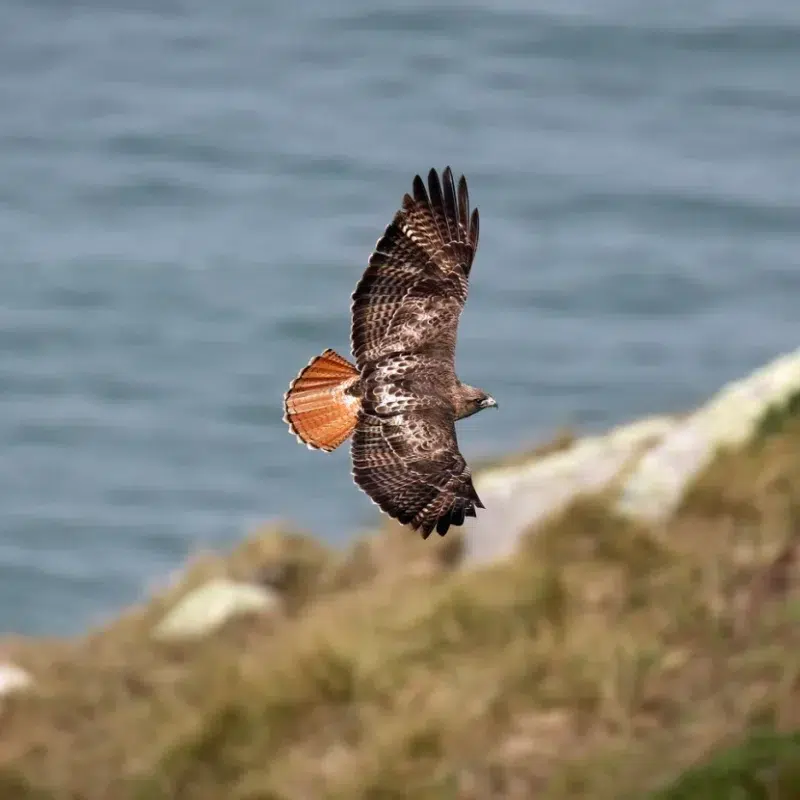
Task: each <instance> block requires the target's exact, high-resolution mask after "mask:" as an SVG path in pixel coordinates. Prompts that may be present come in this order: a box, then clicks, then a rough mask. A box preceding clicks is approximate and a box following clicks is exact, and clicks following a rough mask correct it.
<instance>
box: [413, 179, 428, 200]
mask: <svg viewBox="0 0 800 800" xmlns="http://www.w3.org/2000/svg"><path fill="white" fill-rule="evenodd" d="M413 189H414V199H415V200H416V201H417V202H418V203H425V204H426V205H427V204H428V193H427V191H426V190H425V184H424V183H423V182H422V178H420V176H419V175H415V176H414V182H413Z"/></svg>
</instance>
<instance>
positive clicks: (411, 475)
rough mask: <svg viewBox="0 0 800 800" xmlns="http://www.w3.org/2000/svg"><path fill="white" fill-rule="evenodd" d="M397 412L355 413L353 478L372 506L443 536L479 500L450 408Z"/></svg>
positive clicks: (426, 532)
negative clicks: (458, 440) (371, 501)
mask: <svg viewBox="0 0 800 800" xmlns="http://www.w3.org/2000/svg"><path fill="white" fill-rule="evenodd" d="M405 408H406V410H404V411H400V412H398V413H396V414H390V415H385V414H379V413H373V411H374V409H372V408H371V407H370V405H369V404H368V403H367V404H365V407H364V408H363V409H362V411H361V413H360V414H359V420H358V424H357V425H356V429H355V433H354V435H353V443H352V458H353V478H354V480H355V482H356V484H357V485H358V486H359V487H360V488H361V489H363V490H364V491H365V492H366V493H367V494H368V495H369V497H371V498H372V500H373V501H374V502H375V503H377V505H378V506H379V507H380V508H381V510H382V511H384V512H385V513H386V514H388V515H389V516H391V517H394V518H395V519H396V520H398V521H399V522H400V523H402V524H403V525H409V526H411V528H413V529H414V530H418V531H420V533H421V534H422V537H423V538H424V539H427V537H428V536H429V535H430V533H431V531H432V530H433V529H434V528H435V529H436V531H437V532H438V533H439V534H440V535H441V536H444V535H445V533H447V530H448V529H449V527H450V526H451V525H462V524H463V523H464V519H465V518H466V517H474V516H475V513H476V512H475V508H476V506H477V507H478V508H483V507H484V506H483V504H482V503H481V501H480V498H479V497H478V493H477V492H476V491H475V487H474V486H473V484H472V473H471V472H470V468H469V467H468V466H467V463H466V461H465V460H464V457H463V456H462V455H461V453H460V452H459V450H458V442H457V441H456V430H455V423H454V419H453V415H452V413H449V412H448V411H447V410H446V409H444V408H442V407H438V406H435V405H433V406H426V407H425V406H424V407H419V408H410V407H409V404H408V403H406V404H405Z"/></svg>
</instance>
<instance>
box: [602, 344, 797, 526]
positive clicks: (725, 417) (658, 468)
mask: <svg viewBox="0 0 800 800" xmlns="http://www.w3.org/2000/svg"><path fill="white" fill-rule="evenodd" d="M798 390H800V349H798V350H795V351H794V352H792V353H789V354H788V355H785V356H782V357H781V358H778V359H776V360H775V361H773V362H772V363H770V364H767V365H766V366H765V367H762V368H761V369H759V370H758V371H756V372H754V373H753V374H751V375H750V376H748V377H747V378H744V379H743V380H740V381H736V382H735V383H731V384H729V385H728V386H726V387H725V388H724V389H722V390H721V391H720V392H718V393H717V394H716V395H715V396H714V397H713V398H712V399H711V400H710V401H709V402H708V403H707V404H706V405H705V406H703V407H702V408H701V409H699V410H698V411H696V412H695V413H694V414H692V415H691V416H690V417H689V418H688V419H686V420H685V421H684V422H682V423H681V424H680V425H677V426H676V427H675V429H674V430H673V431H672V432H670V433H669V434H668V435H667V436H665V437H664V438H663V439H662V441H661V442H660V443H659V444H657V445H656V446H655V447H653V448H652V449H651V450H650V451H649V452H648V453H647V454H646V455H644V456H643V457H642V458H641V459H640V460H639V462H638V464H637V465H636V468H635V469H634V470H633V472H632V473H631V475H630V476H629V477H628V479H627V480H626V481H625V483H624V485H623V486H622V489H621V492H620V496H619V500H618V503H617V510H618V511H620V512H621V513H623V514H626V515H628V516H630V517H632V518H634V519H638V520H642V521H648V522H659V521H663V520H666V519H668V518H669V516H670V515H671V514H672V513H673V512H674V511H675V509H676V508H677V506H678V505H679V504H680V502H681V499H682V498H683V496H684V493H685V492H686V489H687V488H688V486H689V484H690V483H691V482H692V480H693V479H694V478H695V477H696V476H697V475H698V474H699V473H700V472H701V471H702V470H703V469H704V468H705V467H706V466H707V465H708V464H709V462H710V461H711V460H712V459H713V457H714V455H715V454H716V453H717V451H718V450H719V449H720V448H721V447H726V446H727V447H736V446H740V445H742V444H744V443H745V442H747V441H748V440H749V439H750V438H751V437H752V436H753V434H754V433H755V432H756V430H757V428H758V425H759V424H760V423H761V421H762V420H763V418H764V415H765V414H766V413H767V412H768V411H769V410H770V409H771V408H774V407H778V406H781V405H784V404H785V403H787V402H788V401H789V399H790V398H791V396H792V395H793V394H795V393H796V392H797V391H798Z"/></svg>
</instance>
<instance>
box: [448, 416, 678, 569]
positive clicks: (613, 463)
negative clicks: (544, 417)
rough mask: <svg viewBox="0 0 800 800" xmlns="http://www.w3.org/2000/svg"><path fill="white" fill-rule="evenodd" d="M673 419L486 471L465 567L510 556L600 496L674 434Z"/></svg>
mask: <svg viewBox="0 0 800 800" xmlns="http://www.w3.org/2000/svg"><path fill="white" fill-rule="evenodd" d="M674 425H675V421H674V420H673V419H672V418H671V417H651V418H649V419H643V420H640V421H639V422H634V423H633V424H632V425H625V426H622V427H619V428H615V429H613V430H612V431H610V432H609V433H607V434H605V435H602V436H588V437H586V438H585V439H581V440H579V441H578V442H576V443H575V444H573V445H572V446H571V447H569V448H568V449H566V450H562V451H559V452H557V453H553V454H552V455H549V456H544V457H542V458H539V459H536V460H533V461H531V462H530V463H528V464H521V465H514V466H508V467H494V468H491V469H488V470H486V471H484V472H480V473H478V474H477V475H476V477H475V485H476V489H477V490H478V494H479V495H480V496H481V500H482V501H483V503H484V505H485V506H486V508H485V509H483V510H481V511H480V513H479V514H478V516H477V517H476V518H475V519H474V520H471V521H470V526H469V529H468V535H467V537H466V541H467V545H466V547H467V549H466V553H465V556H464V558H465V560H464V564H465V566H466V565H469V564H481V563H487V562H490V561H494V560H496V559H499V558H504V557H507V556H510V555H511V554H512V553H513V552H514V549H515V548H516V545H517V541H518V540H519V537H520V535H521V534H523V533H524V532H525V531H527V530H529V529H530V528H531V526H532V525H535V524H536V523H537V522H541V521H543V520H545V519H546V518H547V517H549V516H551V515H552V514H554V513H555V512H557V511H559V510H560V509H562V508H564V507H565V506H566V505H567V504H568V503H569V502H570V501H571V500H572V499H574V498H575V497H576V496H579V495H581V494H591V493H594V492H599V491H601V490H603V489H604V488H606V487H607V486H609V485H610V484H611V482H612V481H613V480H614V479H615V478H616V477H617V476H618V475H619V474H620V473H621V472H622V471H623V470H624V469H625V468H626V467H628V466H630V464H631V462H632V460H635V459H636V458H637V457H638V456H639V455H640V454H641V452H642V451H643V449H645V448H647V447H648V446H649V445H651V444H652V443H653V442H655V441H658V440H659V439H660V438H661V437H663V436H664V435H665V434H666V433H667V432H669V431H670V430H672V428H673V426H674Z"/></svg>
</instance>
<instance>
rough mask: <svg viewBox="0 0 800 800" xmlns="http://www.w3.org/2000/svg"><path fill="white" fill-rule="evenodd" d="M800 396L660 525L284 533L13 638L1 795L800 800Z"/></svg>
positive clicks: (535, 462)
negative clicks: (54, 633)
mask: <svg viewBox="0 0 800 800" xmlns="http://www.w3.org/2000/svg"><path fill="white" fill-rule="evenodd" d="M793 357H794V358H796V359H797V367H798V369H800V356H798V355H796V354H795V355H794V356H793ZM776 363H777V362H776ZM782 363H783V364H784V367H785V362H782ZM782 368H783V367H782ZM799 392H800V379H799V380H797V382H796V383H795V384H794V385H793V386H792V385H789V384H787V383H785V382H784V383H782V384H781V389H780V394H779V396H775V397H772V396H767V395H763V396H761V402H762V406H761V407H759V408H758V409H756V410H753V407H752V404H750V405H747V409H748V411H747V414H745V415H744V416H743V417H742V419H743V420H745V421H743V422H742V426H743V428H744V430H743V431H736V432H735V433H733V434H731V433H730V431H729V430H728V429H725V430H724V431H723V430H722V429H721V428H720V427H719V425H717V424H716V423H715V425H716V427H713V430H712V433H713V436H711V438H710V440H712V442H716V444H715V445H714V447H713V452H711V453H710V455H709V456H708V458H704V459H699V460H698V459H694V461H692V464H694V465H695V468H694V470H693V472H692V474H691V479H690V480H687V482H686V485H685V487H684V488H683V489H682V491H681V495H680V499H679V501H678V502H675V503H673V504H672V506H671V507H670V510H669V513H668V514H665V515H662V516H660V517H659V516H658V515H657V514H648V515H642V516H641V517H639V518H637V517H636V516H635V515H631V514H630V513H628V512H629V511H630V505H629V504H628V505H625V506H624V508H623V505H621V504H620V496H621V493H624V487H621V486H620V483H619V481H614V480H611V481H605V482H603V483H602V485H601V486H600V485H598V484H597V483H596V482H595V483H591V484H590V485H591V487H592V490H591V491H581V492H575V493H573V495H572V496H566V499H565V500H564V502H560V503H559V505H558V507H557V508H550V507H549V506H548V508H547V513H545V514H543V513H540V511H541V509H540V508H539V507H536V508H533V509H531V513H530V514H529V517H530V520H531V521H530V522H529V524H528V525H527V527H525V526H524V525H522V524H521V523H520V522H519V520H520V519H521V518H522V517H521V516H520V515H519V514H518V515H517V516H515V517H514V525H516V526H517V527H518V528H519V530H518V531H516V532H515V535H514V540H513V554H512V555H511V557H508V548H507V547H506V548H505V549H504V551H503V552H504V553H505V555H503V554H494V555H492V556H491V557H485V558H482V559H481V560H476V558H474V557H470V553H471V552H473V551H471V549H470V548H471V547H472V545H471V543H470V537H472V536H473V535H479V536H481V537H488V536H492V535H497V536H502V535H503V534H504V533H505V531H504V530H502V531H501V530H499V529H491V530H490V529H487V528H484V529H480V530H479V529H476V531H477V534H473V531H472V530H471V529H469V528H468V529H467V532H466V534H465V533H464V531H463V529H451V530H450V532H448V534H447V536H445V537H444V538H442V539H439V538H438V537H431V538H430V539H428V540H427V541H423V540H422V539H421V538H420V537H418V536H415V535H414V534H413V533H411V532H409V531H408V530H406V529H402V528H400V527H399V526H397V525H395V524H393V523H390V522H388V521H384V522H383V524H382V525H381V527H380V528H379V529H378V530H376V531H375V532H374V533H372V534H371V535H368V536H364V537H362V538H360V539H358V540H357V541H356V542H354V543H353V544H352V545H351V546H350V547H348V548H347V549H345V550H344V551H338V550H332V549H329V548H327V547H325V546H324V545H323V544H321V543H320V542H318V541H317V540H315V539H314V538H313V537H312V536H309V535H306V534H303V533H300V532H297V531H293V530H292V529H290V528H288V527H286V528H284V527H281V526H274V527H268V528H264V529H262V530H257V531H255V532H253V534H252V535H251V536H249V537H248V538H247V539H246V540H245V541H244V542H242V543H241V544H240V545H239V546H237V547H236V548H234V549H233V550H232V551H230V552H229V553H226V554H214V553H205V554H198V555H196V556H195V557H194V558H192V559H191V560H190V562H189V563H188V564H187V566H186V568H185V570H184V571H183V572H182V573H181V574H180V575H179V576H177V577H176V578H175V580H174V581H173V583H172V584H170V585H168V586H165V587H164V588H163V589H161V590H160V591H158V592H155V593H154V594H153V596H152V597H150V598H149V599H147V600H146V601H144V602H143V603H142V604H141V605H139V606H137V607H135V608H132V609H130V610H128V611H127V612H126V613H124V614H122V615H121V616H120V617H119V618H117V619H115V620H113V621H111V622H110V623H108V624H107V625H104V626H103V627H101V628H98V629H96V630H92V631H90V632H88V633H87V634H86V635H84V636H82V637H78V638H72V639H60V640H59V639H55V638H54V639H44V638H41V639H32V638H26V637H14V638H5V639H3V640H0V663H4V664H6V665H14V667H16V668H18V670H22V671H24V672H23V673H22V674H24V675H25V676H27V678H28V680H27V681H25V680H23V681H18V685H17V687H16V688H15V689H7V690H6V691H5V692H4V693H3V694H0V797H3V798H5V797H9V798H15V799H18V800H34V798H36V800H67V799H68V798H69V800H77V798H80V799H81V800H107V798H112V797H113V798H114V799H115V800H146V799H147V800H167V798H188V799H190V800H212V798H213V799H214V800H217V798H228V799H229V800H307V799H308V798H314V799H315V800H316V799H317V798H319V800H328V799H329V798H330V800H394V799H395V798H396V799H397V800H400V798H420V800H482V799H483V798H514V799H516V798H519V800H530V799H531V798H553V800H561V798H572V797H586V798H596V800H606V799H607V800H618V799H619V798H626V797H631V798H638V797H642V798H650V800H699V799H700V798H712V799H713V798H770V799H771V800H774V799H776V798H778V799H780V800H782V799H783V798H787V800H788V798H790V797H791V798H794V797H797V796H800V790H799V789H798V787H800V414H798V410H799V409H800V403H798V397H800V394H798V393H799ZM723 394H724V393H723ZM725 396H728V397H734V398H737V397H738V398H739V399H738V400H736V402H738V403H739V404H740V406H741V397H742V395H741V393H740V394H738V395H737V393H736V392H735V391H734V392H731V391H728V394H727V395H725ZM756 412H757V413H756ZM715 413H716V412H715ZM694 418H695V417H693V415H689V416H688V417H681V418H680V419H679V420H678V421H676V422H675V425H676V426H679V427H680V426H683V425H691V424H693V423H692V420H693V419H694ZM706 418H708V419H711V418H712V415H708V416H707V417H706ZM719 418H720V416H719V415H717V416H715V417H713V419H715V420H718V419H719ZM732 419H733V420H734V421H733V423H731V420H732ZM727 420H728V425H730V424H734V425H735V424H736V423H735V419H734V418H733V417H731V415H730V414H728V416H727ZM676 430H677V429H676ZM673 433H675V435H677V434H678V433H680V431H677V433H676V431H673V429H672V428H669V426H667V427H665V428H664V431H663V438H660V439H659V441H660V444H659V443H655V444H653V443H651V444H650V445H649V446H652V447H654V448H657V447H662V448H664V449H665V451H666V452H669V448H670V447H674V445H671V444H670V442H669V441H668V440H667V437H669V436H671V435H673ZM715 437H716V438H715ZM692 441H694V440H692ZM579 444H580V439H579V438H577V437H576V438H573V437H571V436H569V435H566V434H563V435H561V434H560V435H559V436H558V437H556V440H554V442H553V444H552V445H551V446H547V445H545V446H543V447H542V448H540V449H539V450H538V451H537V452H534V453H532V454H528V455H526V456H525V457H521V456H511V457H510V458H509V459H508V460H507V461H505V462H503V463H502V464H494V465H492V466H490V467H487V470H488V472H487V474H489V473H495V474H496V475H499V474H501V473H503V470H505V471H506V472H507V473H508V474H509V476H512V473H514V470H518V471H526V470H527V472H525V473H524V474H525V475H529V474H530V475H534V476H540V477H541V475H542V470H543V469H544V468H545V467H544V465H545V464H546V463H547V462H549V463H553V464H556V463H558V464H561V465H562V466H561V467H559V469H562V471H563V470H565V469H566V467H563V465H564V464H565V463H566V459H567V457H568V456H569V454H570V453H571V452H573V451H574V450H575V448H577V447H578V446H579ZM685 451H686V447H685V446H684V449H683V451H682V452H685ZM653 452H654V451H653V450H651V451H650V453H648V457H649V456H650V454H652V453H653ZM636 457H637V458H641V457H642V454H641V453H638V451H637V456H636ZM556 459H561V461H558V462H556ZM650 461H651V462H653V461H654V458H650ZM670 463H671V464H672V466H671V469H674V468H675V466H674V462H670ZM624 469H625V476H626V480H628V478H629V477H630V475H631V472H630V470H631V465H630V464H628V463H627V462H626V463H625V465H624ZM648 469H650V471H651V473H652V471H653V465H652V463H650V465H649V466H648ZM498 470H499V472H498ZM503 474H505V473H503ZM521 474H522V472H519V473H514V475H516V477H514V480H515V481H517V482H516V483H515V484H514V485H515V486H517V487H519V486H524V485H525V484H523V483H520V480H521V479H519V475H521ZM559 474H561V473H559ZM563 474H566V472H564V473H563ZM569 474H570V475H572V474H573V473H569ZM479 477H480V476H479ZM672 477H673V478H674V475H673V476H672ZM518 479H519V480H518ZM630 479H631V480H632V481H633V480H635V479H636V476H635V475H633V477H632V478H630ZM509 480H511V477H509ZM526 480H527V478H526ZM537 480H539V478H537ZM487 485H489V483H487ZM491 485H492V486H495V485H496V481H495V483H492V484H491ZM479 491H481V490H480V488H479ZM520 491H521V490H520ZM507 494H508V499H507V500H506V501H505V502H507V503H512V502H516V500H515V498H516V496H517V495H516V494H514V492H512V491H511V490H509V492H507ZM524 496H526V497H527V496H528V495H527V494H526V495H524ZM485 502H486V501H485ZM499 502H502V501H501V500H499V499H498V498H497V497H493V498H492V503H499ZM670 502H672V501H670ZM486 504H487V507H489V505H490V504H489V503H488V502H487V503H486ZM526 510H527V507H526ZM498 519H499V518H498ZM504 519H505V518H504ZM508 519H510V517H508ZM493 524H494V525H497V524H499V523H498V522H497V520H495V521H494V522H493ZM509 524H510V523H509ZM504 547H505V546H504Z"/></svg>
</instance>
